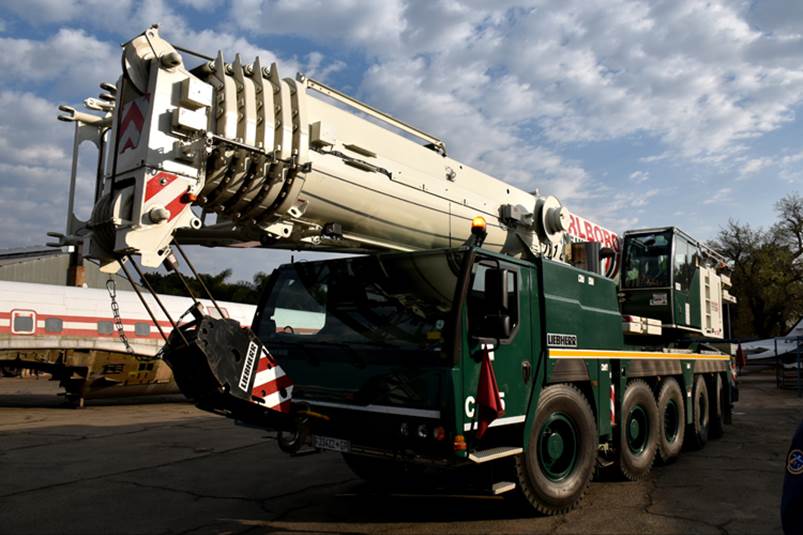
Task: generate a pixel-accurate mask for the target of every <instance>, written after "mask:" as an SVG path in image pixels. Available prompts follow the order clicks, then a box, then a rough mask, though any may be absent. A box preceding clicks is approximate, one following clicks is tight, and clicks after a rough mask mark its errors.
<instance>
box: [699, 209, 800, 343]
mask: <svg viewBox="0 0 803 535" xmlns="http://www.w3.org/2000/svg"><path fill="white" fill-rule="evenodd" d="M775 208H776V211H777V213H778V221H777V223H776V224H775V225H773V226H772V228H770V229H769V230H768V231H764V230H762V229H757V230H754V229H753V228H751V227H750V225H748V224H740V223H739V222H737V221H733V220H731V221H729V222H728V224H727V226H726V227H725V228H723V229H722V230H721V231H720V233H719V235H718V236H717V238H716V240H714V242H712V246H713V248H714V249H716V250H718V251H719V252H720V253H721V254H723V255H724V256H725V257H726V258H728V260H730V262H731V265H732V268H733V274H732V282H733V293H734V295H735V296H736V298H737V300H738V303H737V305H736V310H735V315H734V317H733V334H734V336H737V337H760V338H767V337H771V336H779V335H783V334H785V333H786V332H787V331H788V329H789V327H790V325H791V324H793V323H794V322H795V321H797V319H798V318H799V317H800V316H801V315H803V198H801V197H800V196H799V195H797V194H792V195H788V196H786V197H784V198H783V199H781V200H780V201H778V203H777V204H776V207H775Z"/></svg>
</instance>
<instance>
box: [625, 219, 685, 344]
mask: <svg viewBox="0 0 803 535" xmlns="http://www.w3.org/2000/svg"><path fill="white" fill-rule="evenodd" d="M623 241H624V243H623V248H622V254H623V269H622V280H621V282H620V291H621V293H620V296H621V300H622V307H621V308H622V314H626V315H634V316H643V317H647V318H654V319H659V320H661V323H662V324H663V325H664V327H676V328H691V329H699V328H700V313H699V310H700V303H699V292H695V291H694V289H695V288H697V286H699V266H700V261H701V250H700V248H701V246H700V244H699V243H698V242H697V241H696V240H694V239H692V238H691V237H690V236H688V235H687V234H686V233H685V232H683V231H681V230H680V229H678V228H676V227H666V228H659V229H647V230H635V231H628V232H626V233H625V235H624V240H623Z"/></svg>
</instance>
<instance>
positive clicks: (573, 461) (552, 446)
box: [516, 384, 599, 515]
mask: <svg viewBox="0 0 803 535" xmlns="http://www.w3.org/2000/svg"><path fill="white" fill-rule="evenodd" d="M598 442H599V437H598V435H597V426H596V423H595V421H594V413H593V411H592V410H591V406H590V405H589V404H588V400H586V398H585V396H584V395H583V393H582V392H580V390H578V389H577V388H576V387H574V386H572V385H566V384H560V385H553V386H549V387H547V388H545V389H544V390H543V392H541V398H540V399H539V400H538V408H537V409H536V413H535V421H534V422H533V426H532V431H531V434H530V443H529V446H528V448H527V449H526V450H525V451H524V454H522V455H519V456H517V457H516V475H517V477H518V482H519V489H520V490H521V493H522V494H523V495H524V498H526V500H527V501H528V502H529V504H530V505H531V506H532V507H533V508H535V510H536V511H538V512H539V513H542V514H546V515H555V514H562V513H565V512H567V511H569V510H571V509H573V508H574V507H575V506H576V505H577V504H578V503H580V499H581V498H582V497H583V493H585V490H586V488H588V484H589V483H590V482H591V477H592V475H593V472H594V464H595V460H596V451H597V444H598Z"/></svg>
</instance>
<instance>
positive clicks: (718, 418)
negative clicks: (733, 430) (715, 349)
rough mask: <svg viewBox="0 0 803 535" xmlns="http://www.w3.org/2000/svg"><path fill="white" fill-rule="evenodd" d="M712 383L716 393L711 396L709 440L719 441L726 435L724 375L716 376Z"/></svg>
mask: <svg viewBox="0 0 803 535" xmlns="http://www.w3.org/2000/svg"><path fill="white" fill-rule="evenodd" d="M712 383H713V387H714V388H713V390H714V392H713V393H712V395H711V414H710V422H711V423H710V424H709V426H708V438H712V439H717V438H720V437H722V435H724V434H725V428H724V427H723V424H724V418H725V410H724V407H725V400H724V399H722V396H723V395H724V393H725V392H724V390H725V389H724V388H723V387H722V375H721V374H719V373H718V374H716V375H715V376H714V379H713V381H712Z"/></svg>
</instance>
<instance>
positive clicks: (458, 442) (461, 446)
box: [454, 435, 468, 452]
mask: <svg viewBox="0 0 803 535" xmlns="http://www.w3.org/2000/svg"><path fill="white" fill-rule="evenodd" d="M467 449H468V444H466V437H464V436H463V435H455V436H454V451H456V452H461V451H466V450H467Z"/></svg>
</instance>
